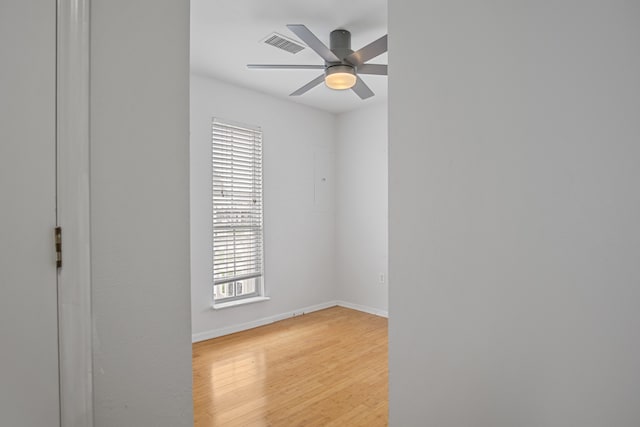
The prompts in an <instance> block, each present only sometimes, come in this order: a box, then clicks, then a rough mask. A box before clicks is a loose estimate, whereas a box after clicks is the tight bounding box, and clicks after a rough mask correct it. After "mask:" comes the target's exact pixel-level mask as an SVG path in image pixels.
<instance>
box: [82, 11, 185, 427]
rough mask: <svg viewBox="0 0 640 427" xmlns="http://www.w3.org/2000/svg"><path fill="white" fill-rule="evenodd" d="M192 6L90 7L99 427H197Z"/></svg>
mask: <svg viewBox="0 0 640 427" xmlns="http://www.w3.org/2000/svg"><path fill="white" fill-rule="evenodd" d="M188 97H189V3H188V1H173V0H171V1H169V0H163V1H157V0H140V1H136V2H129V1H122V0H120V1H114V0H93V1H92V2H91V101H90V102H91V233H92V239H91V255H92V266H91V267H92V293H93V295H92V303H93V315H94V324H93V328H94V337H93V346H94V409H95V426H96V427H112V426H166V427H176V426H192V425H193V415H192V411H193V409H192V398H191V375H192V374H191V345H190V343H191V330H190V317H189V136H188V131H189V121H188V120H189V118H188V117H189V101H188V100H189V98H188Z"/></svg>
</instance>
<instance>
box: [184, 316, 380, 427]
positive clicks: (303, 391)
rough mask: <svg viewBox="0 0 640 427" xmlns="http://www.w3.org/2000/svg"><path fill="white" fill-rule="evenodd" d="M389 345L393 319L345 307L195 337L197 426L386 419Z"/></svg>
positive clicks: (371, 426) (347, 424) (287, 426)
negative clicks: (199, 338)
mask: <svg viewBox="0 0 640 427" xmlns="http://www.w3.org/2000/svg"><path fill="white" fill-rule="evenodd" d="M387 352H388V347H387V319H385V318H382V317H378V316H374V315H370V314H366V313H362V312H359V311H355V310H350V309H347V308H344V307H332V308H329V309H326V310H321V311H316V312H313V313H310V314H305V315H303V316H298V317H294V318H291V319H286V320H283V321H280V322H276V323H273V324H270V325H267V326H262V327H259V328H255V329H251V330H249V331H244V332H239V333H236V334H232V335H227V336H224V337H220V338H216V339H212V340H208V341H203V342H200V343H196V344H194V345H193V401H194V416H195V426H196V427H211V426H224V427H233V426H247V427H249V426H252V427H260V426H270V427H280V426H282V427H294V426H342V427H351V426H367V427H377V426H386V425H387V422H388V415H387V412H388V397H387V396H388V386H387V384H388V367H387V366H388V362H387Z"/></svg>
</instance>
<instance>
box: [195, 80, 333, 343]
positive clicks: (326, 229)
mask: <svg viewBox="0 0 640 427" xmlns="http://www.w3.org/2000/svg"><path fill="white" fill-rule="evenodd" d="M214 116H215V117H220V118H223V119H228V120H234V121H238V122H243V123H247V124H251V125H258V126H261V127H262V131H263V156H264V160H263V174H264V190H263V191H264V224H265V230H264V233H265V284H266V288H267V295H268V296H270V297H271V300H270V301H266V302H260V303H255V304H249V305H244V306H240V307H233V308H227V309H222V310H213V309H212V308H211V302H212V289H211V277H212V272H211V268H212V267H211V259H212V249H211V242H212V240H211V239H212V237H211V236H212V230H211V227H212V224H211V209H212V206H211V118H212V117H214ZM334 121H335V118H334V116H333V115H332V114H329V113H326V112H321V111H319V110H315V109H312V108H309V107H304V106H301V105H299V104H294V103H291V102H288V101H284V100H279V99H276V98H274V97H271V96H267V95H263V94H260V93H257V92H254V91H250V90H247V89H242V88H239V87H236V86H232V85H229V84H226V83H222V82H219V81H216V80H213V79H210V78H205V77H202V76H197V75H192V76H191V254H192V256H191V271H192V293H191V302H192V327H193V333H194V335H196V334H200V336H201V337H203V336H204V337H207V336H211V335H212V332H215V331H218V332H220V331H221V330H229V329H228V328H233V327H235V326H237V325H242V324H246V323H248V322H253V321H256V320H258V319H264V318H270V317H273V316H277V315H280V314H282V313H287V312H291V311H293V310H297V309H300V308H305V307H309V306H314V305H317V304H322V303H326V302H328V301H332V300H335V295H334V294H335V280H336V279H335V268H334V254H333V252H334V248H335V218H334V215H335V213H334V204H335V191H334V186H335V176H334V163H335V160H334V157H335V125H334ZM322 178H326V181H322Z"/></svg>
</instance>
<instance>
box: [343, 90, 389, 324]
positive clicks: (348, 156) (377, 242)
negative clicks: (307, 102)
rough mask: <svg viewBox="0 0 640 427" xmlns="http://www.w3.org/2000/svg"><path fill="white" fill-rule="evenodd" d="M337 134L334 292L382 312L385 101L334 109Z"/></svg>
mask: <svg viewBox="0 0 640 427" xmlns="http://www.w3.org/2000/svg"><path fill="white" fill-rule="evenodd" d="M337 136H338V139H337V147H336V150H337V156H336V162H337V169H336V171H337V182H338V185H337V187H336V203H337V211H336V229H337V235H336V236H337V237H336V239H337V240H336V267H337V277H338V287H337V292H336V298H337V299H338V300H340V301H345V302H348V303H350V304H354V305H355V306H357V307H360V308H364V309H368V310H369V311H372V312H375V313H379V314H386V313H387V299H388V297H387V293H388V287H387V283H388V282H387V279H386V278H387V262H388V261H387V255H388V254H387V228H388V223H387V222H388V221H387V213H388V206H387V158H388V156H387V142H388V135H387V103H386V102H381V103H378V104H374V105H372V106H369V107H367V108H364V109H359V110H356V111H352V112H349V113H343V114H341V115H339V116H338V117H337ZM381 275H384V278H381V277H380V276H381ZM381 280H383V281H384V283H381Z"/></svg>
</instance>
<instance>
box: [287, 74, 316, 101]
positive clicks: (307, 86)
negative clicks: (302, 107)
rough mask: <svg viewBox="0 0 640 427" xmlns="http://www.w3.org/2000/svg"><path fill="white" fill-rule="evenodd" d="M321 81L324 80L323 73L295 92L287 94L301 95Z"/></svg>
mask: <svg viewBox="0 0 640 427" xmlns="http://www.w3.org/2000/svg"><path fill="white" fill-rule="evenodd" d="M323 81H324V74H320V75H319V76H318V77H316V78H315V79H313V80H311V81H310V82H309V83H307V84H306V85H304V86H302V87H301V88H300V89H298V90H296V91H295V92H293V93H291V95H289V96H299V95H302V94H303V93H305V92H307V91H308V90H310V89H313V88H314V87H316V86H318V85H319V84H320V83H322V82H323Z"/></svg>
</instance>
